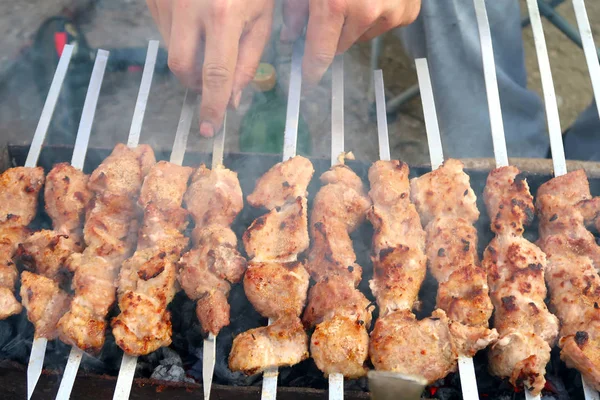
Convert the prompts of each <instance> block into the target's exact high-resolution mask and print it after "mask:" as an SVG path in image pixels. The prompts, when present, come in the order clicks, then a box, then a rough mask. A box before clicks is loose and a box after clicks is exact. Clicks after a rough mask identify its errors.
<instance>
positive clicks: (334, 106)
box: [329, 55, 344, 400]
mask: <svg viewBox="0 0 600 400" xmlns="http://www.w3.org/2000/svg"><path fill="white" fill-rule="evenodd" d="M343 152H344V56H343V55H339V56H337V57H336V58H335V59H334V60H333V67H332V77H331V166H334V165H336V164H338V163H339V160H340V155H341V154H342V153H343ZM343 398H344V375H342V374H340V373H333V374H330V375H329V400H342V399H343Z"/></svg>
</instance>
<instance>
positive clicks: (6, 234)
mask: <svg viewBox="0 0 600 400" xmlns="http://www.w3.org/2000/svg"><path fill="white" fill-rule="evenodd" d="M28 236H29V231H28V230H27V228H25V227H23V226H13V227H3V226H2V225H0V320H3V319H6V318H8V317H10V316H11V315H15V314H19V313H20V312H21V309H22V307H21V304H20V303H19V302H18V301H17V299H16V298H15V295H14V293H13V291H14V290H15V284H16V282H17V278H18V276H19V272H18V271H17V268H16V266H15V264H14V262H13V260H12V258H13V255H14V254H15V252H16V250H17V248H18V246H19V244H20V243H22V242H24V241H25V240H26V238H27V237H28Z"/></svg>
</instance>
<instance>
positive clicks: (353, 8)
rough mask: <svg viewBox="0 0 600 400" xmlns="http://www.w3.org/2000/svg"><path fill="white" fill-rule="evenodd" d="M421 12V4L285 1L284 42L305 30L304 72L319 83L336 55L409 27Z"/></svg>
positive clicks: (411, 0) (413, 0) (406, 0)
mask: <svg viewBox="0 0 600 400" xmlns="http://www.w3.org/2000/svg"><path fill="white" fill-rule="evenodd" d="M420 8H421V0H284V3H283V20H284V24H285V26H284V28H283V29H282V31H281V40H282V41H294V40H296V38H297V37H298V36H300V34H301V33H302V30H303V29H304V27H305V26H306V46H305V50H304V59H303V61H302V72H303V75H304V78H305V79H306V80H307V81H308V82H309V83H317V82H318V81H319V80H320V79H321V77H322V76H323V74H324V73H325V71H327V68H329V65H330V64H331V62H332V61H333V58H334V57H335V55H336V54H340V53H343V52H345V51H346V50H348V49H349V48H350V46H352V45H353V44H354V43H355V42H358V41H367V40H371V39H373V38H374V37H376V36H379V35H381V34H382V33H384V32H387V31H389V30H391V29H393V28H396V27H398V26H401V25H406V24H410V23H411V22H413V21H414V20H415V19H416V18H417V16H418V15H419V11H420Z"/></svg>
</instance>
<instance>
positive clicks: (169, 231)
mask: <svg viewBox="0 0 600 400" xmlns="http://www.w3.org/2000/svg"><path fill="white" fill-rule="evenodd" d="M187 217H188V213H187V211H186V210H184V209H183V208H178V209H177V208H175V209H172V210H168V211H161V210H160V209H159V208H158V207H156V206H155V205H154V204H152V203H151V204H148V205H147V206H146V208H145V209H144V221H143V222H142V227H141V228H140V231H139V235H138V246H137V249H138V250H144V249H149V248H150V249H152V248H153V249H156V248H161V249H171V250H170V251H169V253H170V254H181V253H182V252H183V251H184V250H185V249H186V248H187V247H188V245H189V242H190V241H189V239H188V238H187V237H185V236H184V235H183V233H182V232H183V231H184V230H185V228H186V227H187V225H188V220H187Z"/></svg>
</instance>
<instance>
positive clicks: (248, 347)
mask: <svg viewBox="0 0 600 400" xmlns="http://www.w3.org/2000/svg"><path fill="white" fill-rule="evenodd" d="M307 358H308V336H307V335H306V332H304V328H303V327H302V323H301V322H300V319H299V318H298V317H296V316H293V315H289V314H288V315H286V316H284V317H282V318H279V319H278V320H276V321H275V322H274V323H272V324H271V325H269V326H263V327H260V328H254V329H250V330H249V331H246V332H242V333H240V334H239V335H237V336H236V337H235V338H234V339H233V344H232V347H231V352H230V353H229V368H230V369H231V370H232V371H242V372H244V373H245V374H248V375H254V374H258V373H260V372H262V371H264V370H265V369H267V368H270V367H286V366H291V365H295V364H298V363H299V362H300V361H303V360H305V359H307Z"/></svg>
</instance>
